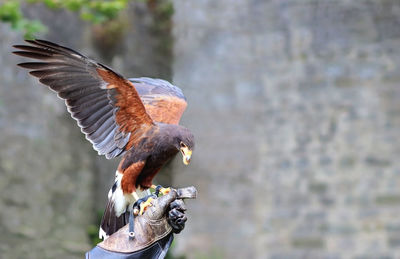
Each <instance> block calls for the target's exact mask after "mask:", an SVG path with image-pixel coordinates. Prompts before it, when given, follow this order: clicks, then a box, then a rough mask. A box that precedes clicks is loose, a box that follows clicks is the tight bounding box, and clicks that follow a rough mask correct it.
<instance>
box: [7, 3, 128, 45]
mask: <svg viewBox="0 0 400 259" xmlns="http://www.w3.org/2000/svg"><path fill="white" fill-rule="evenodd" d="M129 1H130V0H26V1H22V0H5V1H3V3H2V4H0V21H3V22H6V23H9V24H10V25H11V27H12V28H13V29H15V30H18V31H22V32H23V33H24V34H25V38H33V37H34V35H35V34H37V33H41V32H45V31H46V26H44V25H43V24H42V23H41V22H40V21H37V20H29V19H26V18H25V17H24V16H23V14H22V11H21V3H23V2H25V3H27V4H38V3H42V4H44V5H45V6H47V7H48V8H50V9H66V10H70V11H72V12H77V13H79V15H80V17H81V18H82V19H83V20H85V21H89V22H91V23H95V24H98V23H103V22H107V21H109V20H112V19H115V18H116V17H118V14H119V13H120V12H121V11H122V10H123V9H124V8H126V6H127V4H128V2H129Z"/></svg>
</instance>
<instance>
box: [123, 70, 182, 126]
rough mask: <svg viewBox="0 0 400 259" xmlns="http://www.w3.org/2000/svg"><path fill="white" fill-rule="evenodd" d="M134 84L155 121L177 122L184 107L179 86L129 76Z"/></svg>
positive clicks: (157, 80) (162, 81) (158, 80)
mask: <svg viewBox="0 0 400 259" xmlns="http://www.w3.org/2000/svg"><path fill="white" fill-rule="evenodd" d="M129 80H130V81H131V82H132V83H133V84H134V85H135V87H136V90H137V91H138V93H139V96H140V98H141V99H142V102H143V104H144V106H145V107H146V111H147V113H148V114H149V115H150V117H151V118H152V119H153V120H154V121H157V122H162V123H168V124H178V123H179V120H180V118H181V116H182V114H183V112H184V111H185V109H186V106H187V103H186V98H185V96H184V95H183V93H182V90H181V89H179V87H177V86H174V85H172V84H170V83H169V82H167V81H165V80H161V79H153V78H148V77H141V78H129Z"/></svg>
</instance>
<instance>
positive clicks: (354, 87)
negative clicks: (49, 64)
mask: <svg viewBox="0 0 400 259" xmlns="http://www.w3.org/2000/svg"><path fill="white" fill-rule="evenodd" d="M30 2H31V3H26V2H24V1H5V0H2V1H1V0H0V20H2V21H3V22H1V23H0V67H1V69H0V147H1V148H0V232H1V235H0V258H82V257H83V253H84V252H85V251H87V250H89V249H90V248H91V246H92V245H93V242H96V239H95V236H96V235H97V227H98V224H99V221H100V217H101V213H102V211H103V209H104V206H105V201H106V196H107V192H108V189H109V187H110V186H111V184H112V183H113V178H114V172H115V168H116V166H117V164H118V159H116V160H111V161H109V160H106V159H105V158H103V157H99V156H98V155H97V153H96V152H95V151H93V150H92V148H91V145H90V144H89V143H88V142H87V141H86V140H85V138H84V135H83V134H81V133H80V132H79V129H78V127H77V126H76V124H75V121H74V120H72V119H71V118H70V116H69V115H68V113H67V111H66V108H65V106H64V102H63V101H62V100H60V99H58V98H57V97H56V95H55V94H54V93H53V92H51V91H49V90H48V89H47V88H46V87H43V86H42V85H40V84H39V83H38V81H37V80H36V79H35V78H33V77H31V76H29V75H28V73H27V71H25V70H22V69H19V68H17V67H16V64H17V63H19V62H21V61H22V59H21V58H19V57H16V56H14V55H12V54H10V53H11V51H12V47H11V46H12V45H13V44H21V43H22V42H23V38H24V35H25V36H26V37H32V36H37V37H40V38H43V39H48V40H51V41H54V42H57V43H60V44H62V45H66V46H69V47H71V48H73V49H76V50H78V51H80V52H82V53H83V54H85V55H88V56H90V57H92V58H94V59H95V60H97V61H100V62H103V63H104V64H106V65H108V66H110V67H112V68H113V69H114V70H116V71H119V72H120V73H122V74H123V75H124V76H126V77H138V76H149V77H158V78H163V79H167V80H170V81H172V82H173V83H174V84H176V85H178V86H179V87H181V88H182V90H183V92H184V94H185V95H186V97H187V99H188V104H189V105H188V108H187V110H186V112H185V113H184V116H183V119H182V121H181V124H183V125H185V126H187V127H188V128H190V129H191V130H192V132H193V133H194V135H195V137H196V149H195V152H194V155H193V159H192V163H191V164H190V166H188V167H185V166H183V165H182V163H181V161H180V159H176V161H172V162H171V163H170V164H169V165H168V166H167V167H166V168H165V169H164V170H163V171H162V172H161V173H160V174H159V175H158V176H157V178H156V181H157V182H158V183H162V184H164V185H172V186H174V187H183V186H190V185H194V186H196V187H197V189H198V198H197V200H190V201H188V202H187V205H188V217H189V220H188V223H187V226H186V229H185V231H183V233H182V234H180V235H177V236H176V238H175V241H174V246H173V248H172V249H171V250H172V253H171V255H170V256H171V258H174V257H177V258H196V259H197V258H274V259H284V258H330V259H331V258H332V259H333V258H363V259H364V258H388V259H390V258H400V217H399V215H400V188H399V187H400V158H399V155H400V138H399V136H400V133H399V130H400V102H399V100H400V72H399V71H400V2H399V1H398V0H381V1H365V0H352V1H348V0H335V1H327V0H301V1H300V0H270V1H266V0H248V1H244V0H241V1H240V0H219V1H213V0H196V1H185V0H171V1H170V0H141V1H127V0H126V1H108V2H109V5H108V9H107V4H105V5H104V6H102V5H100V4H97V3H96V2H94V1H70V0H68V1H65V2H64V3H66V4H65V5H62V4H61V3H63V2H62V1H55V0H54V1H53V0H46V1H30ZM32 2H35V3H32ZM113 4H114V5H113ZM82 6H83V7H82ZM91 8H92V9H91Z"/></svg>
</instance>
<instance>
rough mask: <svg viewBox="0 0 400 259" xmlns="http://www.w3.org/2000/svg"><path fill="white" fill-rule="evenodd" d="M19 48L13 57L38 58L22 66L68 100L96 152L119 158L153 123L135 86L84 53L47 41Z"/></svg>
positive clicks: (34, 42)
mask: <svg viewBox="0 0 400 259" xmlns="http://www.w3.org/2000/svg"><path fill="white" fill-rule="evenodd" d="M27 42H28V43H30V44H31V45H29V46H28V45H16V46H14V47H15V48H17V49H19V50H18V51H15V52H13V53H15V54H17V55H19V56H23V57H28V58H32V59H37V60H39V61H36V62H27V63H21V64H18V65H19V66H21V67H24V68H28V69H31V70H32V71H30V74H31V75H33V76H35V77H38V78H39V81H40V82H41V83H43V84H45V85H47V86H49V87H50V88H51V89H52V90H54V91H55V92H57V94H58V96H59V97H60V98H62V99H64V100H65V103H66V105H67V108H68V111H69V112H70V113H71V116H72V118H74V119H75V120H76V121H77V122H78V125H79V127H80V128H81V131H82V132H83V133H84V134H85V135H86V138H87V139H88V140H89V141H90V142H91V143H92V144H93V147H94V149H95V150H96V151H97V152H98V153H99V154H100V155H105V156H106V157H107V158H113V157H116V156H118V155H120V154H121V153H123V152H124V151H126V150H128V149H129V148H131V147H132V145H133V143H134V142H135V141H136V140H137V138H138V137H139V136H141V134H142V133H143V132H144V131H146V130H147V129H148V128H149V127H151V126H152V125H153V120H152V119H151V117H150V116H149V114H147V112H146V109H145V107H144V105H143V103H142V101H141V100H140V98H139V95H138V93H137V91H136V89H135V87H134V86H133V84H132V83H131V82H130V81H128V80H126V79H124V78H123V77H122V76H121V75H119V74H117V73H116V72H114V71H112V70H111V69H110V68H108V67H106V66H104V65H102V64H100V63H97V62H95V61H93V60H91V59H89V58H87V57H85V56H83V55H81V54H80V53H78V52H76V51H74V50H72V49H69V48H66V47H63V46H60V45H57V44H54V43H51V42H48V41H43V40H33V41H27Z"/></svg>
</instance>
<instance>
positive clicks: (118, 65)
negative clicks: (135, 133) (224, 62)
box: [0, 2, 171, 259]
mask: <svg viewBox="0 0 400 259" xmlns="http://www.w3.org/2000/svg"><path fill="white" fill-rule="evenodd" d="M23 11H24V13H25V14H26V15H27V16H28V17H29V18H34V19H39V20H41V21H42V22H43V23H44V24H45V25H46V26H48V33H47V34H46V35H43V36H42V38H44V39H48V40H51V41H54V42H56V43H60V44H63V45H66V46H69V47H71V48H74V49H76V50H78V51H80V52H82V53H83V54H85V55H88V56H90V57H92V58H94V59H95V60H97V61H100V62H103V63H104V64H106V65H108V66H110V67H113V68H114V69H115V70H116V71H118V72H120V73H122V74H124V75H126V76H127V77H134V76H152V77H164V78H167V79H168V78H170V77H171V66H170V62H171V61H170V57H171V53H168V49H165V48H163V49H161V50H159V49H157V46H158V45H159V44H160V42H165V41H168V40H170V39H168V35H169V33H168V31H165V32H164V34H163V33H158V34H156V33H154V29H153V28H154V27H155V26H156V25H157V24H156V21H155V20H154V15H153V10H151V9H149V8H148V6H147V5H146V3H144V2H134V3H132V4H131V5H130V7H129V8H128V9H127V10H126V11H125V12H124V13H123V14H121V17H120V19H119V20H118V21H117V22H116V24H113V25H111V26H109V27H107V26H104V27H103V28H100V27H98V26H97V27H92V26H91V25H89V24H87V23H84V22H82V21H81V20H80V19H79V17H78V16H77V15H76V14H74V13H71V12H66V11H61V10H48V9H47V8H45V7H44V6H42V5H26V6H25V7H24V10H23ZM114 25H117V28H120V29H121V30H120V31H117V32H113V31H112V28H111V29H110V27H112V26H114ZM118 26H119V27H118ZM106 30H109V31H106ZM158 32H159V31H158ZM107 33H109V34H107ZM110 33H115V34H112V36H113V37H118V42H116V43H115V42H114V43H115V46H114V45H109V46H107V47H108V49H107V48H104V44H105V43H106V42H105V41H104V40H105V39H107V38H110V37H111V36H110ZM104 34H105V35H106V36H104ZM107 35H108V36H107ZM169 37H171V35H169ZM114 39H116V38H114ZM21 43H23V38H22V35H21V34H20V33H18V32H15V31H13V30H11V29H10V28H9V25H7V24H4V23H0V66H1V68H2V69H1V70H0V131H1V136H0V146H1V149H0V232H1V236H0V258H27V257H28V258H33V259H34V258H40V259H43V258H82V256H83V254H84V252H85V251H87V250H89V249H90V248H91V245H92V244H91V243H90V239H89V233H90V232H91V231H92V232H93V231H96V227H97V225H98V224H99V220H100V218H99V213H101V212H102V211H103V210H104V207H105V201H106V198H107V193H108V189H109V188H110V186H111V185H112V183H113V179H114V174H115V170H116V167H117V164H118V159H115V160H111V161H110V160H106V159H105V158H103V157H99V156H97V153H96V152H95V151H94V150H93V149H92V147H91V145H90V143H89V142H87V141H86V140H85V137H84V135H83V134H81V133H80V130H79V128H78V127H77V126H76V122H75V121H74V120H73V119H71V118H70V116H69V114H68V113H67V111H66V108H65V105H64V102H63V101H62V100H60V99H58V98H57V97H56V95H55V94H54V93H53V92H52V91H49V90H48V89H47V88H46V87H44V86H42V85H41V84H40V83H39V82H38V80H37V79H35V78H33V77H32V76H30V75H29V74H28V73H27V71H26V70H23V69H21V68H18V67H17V66H16V64H17V63H19V62H22V60H23V59H22V58H19V57H17V56H15V55H12V54H11V51H13V48H12V47H11V46H12V45H14V44H21ZM103 43H104V44H103ZM163 57H165V59H163ZM160 60H161V61H160ZM162 61H163V62H162ZM169 178H170V177H169ZM169 178H168V177H166V179H164V182H168V181H170V179H169ZM89 227H91V228H92V230H91V231H89V230H88V228H89ZM94 234H95V233H94Z"/></svg>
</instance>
